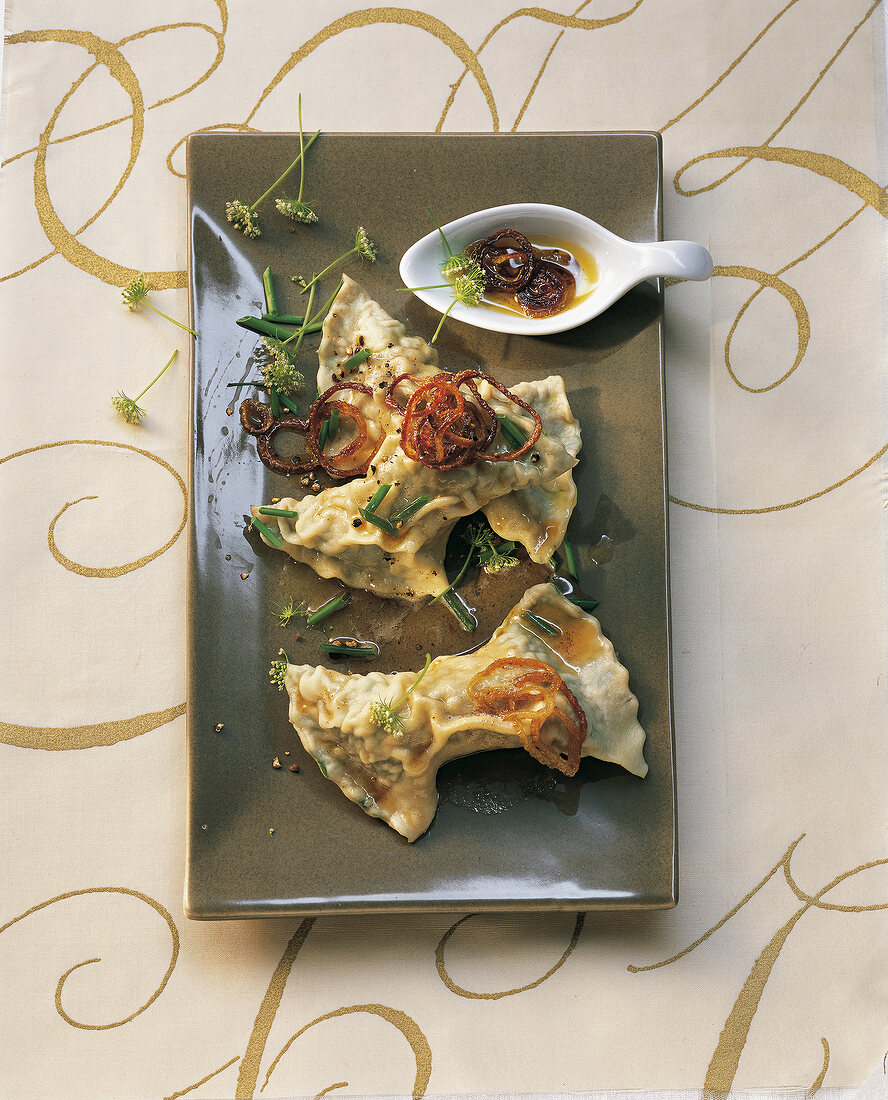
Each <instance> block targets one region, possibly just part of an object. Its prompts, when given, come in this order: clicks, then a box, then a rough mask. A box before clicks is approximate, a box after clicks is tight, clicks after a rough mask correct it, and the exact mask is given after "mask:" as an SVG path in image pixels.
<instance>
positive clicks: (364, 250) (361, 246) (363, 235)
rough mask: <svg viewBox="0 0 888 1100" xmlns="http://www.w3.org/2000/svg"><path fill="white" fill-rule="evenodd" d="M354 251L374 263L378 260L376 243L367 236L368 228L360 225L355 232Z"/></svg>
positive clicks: (363, 258)
mask: <svg viewBox="0 0 888 1100" xmlns="http://www.w3.org/2000/svg"><path fill="white" fill-rule="evenodd" d="M354 251H355V252H357V254H358V255H359V256H360V257H361V259H362V260H369V261H370V263H371V264H372V263H373V262H374V261H375V260H376V245H375V244H374V243H373V241H371V240H370V238H369V237H368V236H367V230H366V229H365V228H364V227H363V225H359V226H358V228H357V232H356V233H355V247H354Z"/></svg>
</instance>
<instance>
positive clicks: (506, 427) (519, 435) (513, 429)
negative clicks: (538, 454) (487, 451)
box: [496, 413, 527, 451]
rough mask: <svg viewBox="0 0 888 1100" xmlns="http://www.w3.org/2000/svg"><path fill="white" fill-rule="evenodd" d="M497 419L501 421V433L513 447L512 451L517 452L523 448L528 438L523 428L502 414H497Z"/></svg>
mask: <svg viewBox="0 0 888 1100" xmlns="http://www.w3.org/2000/svg"><path fill="white" fill-rule="evenodd" d="M496 418H497V420H498V421H499V426H500V431H501V432H502V433H503V435H504V436H505V437H506V442H507V443H508V444H509V445H510V446H511V447H512V450H515V451H517V450H518V448H519V447H523V446H524V444H525V443H526V442H527V436H526V435H525V433H524V432H523V431H522V430H521V428H519V427H518V425H517V424H515V423H514V421H512V420H510V419H509V418H508V417H507V416H503V414H502V413H497V414H496Z"/></svg>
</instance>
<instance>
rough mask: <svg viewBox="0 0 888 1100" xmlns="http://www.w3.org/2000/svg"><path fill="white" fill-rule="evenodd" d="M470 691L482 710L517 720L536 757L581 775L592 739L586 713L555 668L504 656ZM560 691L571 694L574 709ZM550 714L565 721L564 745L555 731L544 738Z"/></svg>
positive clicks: (480, 675) (518, 731)
mask: <svg viewBox="0 0 888 1100" xmlns="http://www.w3.org/2000/svg"><path fill="white" fill-rule="evenodd" d="M467 692H468V696H469V699H471V701H472V702H473V703H474V704H475V706H476V707H477V708H478V709H479V710H481V711H483V712H484V713H485V714H494V715H497V716H498V717H500V718H502V719H504V720H505V721H506V722H508V723H509V725H511V726H514V728H515V733H516V734H517V736H518V738H519V739H520V741H521V743H522V745H523V746H524V748H525V749H526V750H527V752H529V753H530V755H531V756H532V757H533V758H534V759H535V760H538V761H539V762H540V763H541V764H545V766H546V767H548V768H554V769H555V770H556V771H559V772H562V773H563V774H564V775H576V773H577V769H578V768H579V766H580V753H581V751H582V747H583V742H584V741H585V739H586V715H585V713H584V711H583V708H582V707H581V706H580V704H579V702H578V701H577V698H576V696H575V695H574V694H573V692H572V691H571V690H570V688H568V686H567V685H566V684H565V682H564V680H562V678H561V677H560V676H559V675H558V673H557V672H556V671H555V669H554V668H552V667H551V666H550V665H547V664H545V663H544V662H543V661H535V660H532V659H530V658H527V657H501V658H499V659H498V660H496V661H494V662H493V663H492V664H490V665H488V666H487V668H485V669H484V670H483V671H482V672H479V673H478V675H477V676H475V677H473V679H472V680H470V681H469V686H468V688H467ZM559 695H562V696H563V697H564V698H566V699H567V702H568V706H569V708H570V711H572V712H573V713H570V711H568V710H565V709H563V708H562V707H559V706H556V700H557V698H558V696H559ZM550 718H553V719H556V720H558V721H560V723H561V726H562V727H563V730H564V733H565V734H566V745H565V747H564V748H561V747H560V746H559V744H558V743H557V742H556V741H555V740H554V737H553V736H552V735H551V734H550V737H549V740H544V739H543V727H544V725H545V724H546V722H547V721H548V720H549V719H550Z"/></svg>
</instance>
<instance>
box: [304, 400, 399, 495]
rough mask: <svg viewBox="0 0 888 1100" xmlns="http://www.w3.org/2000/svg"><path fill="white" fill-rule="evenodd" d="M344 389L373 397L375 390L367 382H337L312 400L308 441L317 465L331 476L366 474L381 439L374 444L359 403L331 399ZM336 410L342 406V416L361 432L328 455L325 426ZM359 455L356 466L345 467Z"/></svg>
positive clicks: (357, 431)
mask: <svg viewBox="0 0 888 1100" xmlns="http://www.w3.org/2000/svg"><path fill="white" fill-rule="evenodd" d="M340 390H353V391H354V392H355V393H363V394H366V395H367V396H369V397H372V396H373V390H372V389H371V388H370V387H369V386H368V385H366V384H365V383H364V382H337V383H336V384H335V385H333V386H330V388H329V389H327V390H324V392H323V393H322V394H321V395H320V397H318V398H317V400H316V401H314V402H312V406H311V408H310V409H309V412H308V427H307V430H306V442H307V444H308V448H309V450H310V451H311V453H312V457H313V459H314V464H315V465H316V466H321V467H322V468H323V469H324V470H326V471H327V473H328V474H330V476H331V477H335V478H345V477H355V476H360V477H363V476H364V475H365V474H366V473H367V470H368V469H369V467H370V462H371V460H372V459H373V456H374V455H375V454H376V452H377V451H378V450H379V447H380V443H381V441H378V442H377V443H376V444H375V445H374V444H373V443H372V442H371V440H370V439H369V438H368V432H367V420H366V418H365V417H364V414H363V413H362V412H361V410H360V409H359V408H358V407H357V405H354V404H352V403H351V402H350V401H331V400H330V398H331V397H332V396H333V394H334V393H338V392H339V391H340ZM332 409H338V410H339V415H340V417H346V418H347V419H349V420H351V421H352V423H353V424H354V426H355V431H356V433H357V434H356V435H355V438H354V439H353V440H352V441H351V442H350V443H346V445H345V446H344V447H342V448H341V449H340V450H338V451H337V452H336V453H335V454H332V455H326V454H324V452H323V451H322V450H321V446H320V436H321V428H322V427H323V424H324V421H325V420H326V419H327V417H328V416H329V415H330V411H331V410H332ZM355 456H359V457H358V459H357V461H355V462H354V463H353V464H352V465H348V466H343V463H344V462H346V461H347V460H348V459H354V458H355Z"/></svg>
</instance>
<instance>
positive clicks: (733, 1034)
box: [627, 833, 888, 1100]
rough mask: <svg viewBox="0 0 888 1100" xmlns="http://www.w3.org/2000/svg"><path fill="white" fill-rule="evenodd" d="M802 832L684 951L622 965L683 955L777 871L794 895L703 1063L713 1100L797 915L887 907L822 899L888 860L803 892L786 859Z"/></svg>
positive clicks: (724, 1084)
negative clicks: (706, 1064)
mask: <svg viewBox="0 0 888 1100" xmlns="http://www.w3.org/2000/svg"><path fill="white" fill-rule="evenodd" d="M804 836H805V834H804V833H803V834H802V835H801V836H799V837H797V838H796V839H795V840H794V841H793V842H792V843H791V844H790V845H789V847H788V848H787V849H786V851H785V852H784V853H783V855H782V856H781V857H780V859H779V860H778V861H777V862H776V863H775V864H774V866H773V867H772V868H771V870H770V871H768V873H767V874H766V875H765V876H764V878H762V879H761V880H760V881H759V882H757V883H756V885H755V886H753V888H752V889H751V890H750V891H749V892H748V893H747V894H745V895H744V896H743V897H742V898H741V899H740V901H739V902H738V903H737V904H736V905H735V906H734V907H733V908H732V909H730V910H729V911H728V912H727V913H726V914H725V916H723V917H722V918H721V919H720V920H719V921H717V922H716V923H715V924H714V925H713V926H712V927H711V928H709V929H708V930H707V931H706V932H704V933H703V935H702V936H699V937H698V938H697V939H696V940H694V942H693V943H691V944H689V945H688V946H687V947H686V948H684V950H682V951H679V952H678V953H677V954H675V955H672V956H671V957H670V958H668V959H663V960H662V961H661V962H658V963H649V964H648V965H646V966H633V965H630V966H629V967H627V969H628V970H629V971H630V972H631V973H633V974H640V973H642V972H643V971H646V970H657V969H659V968H660V967H663V966H669V965H670V964H672V963H676V962H678V961H679V960H680V959H683V958H685V956H687V955H689V954H690V953H691V952H692V951H694V950H695V949H696V948H697V947H699V946H700V945H701V944H702V943H705V942H706V940H708V939H709V938H710V936H712V935H714V934H715V933H716V932H717V931H719V929H721V928H723V927H724V926H725V925H726V924H727V923H728V921H730V920H731V918H732V917H734V916H736V914H737V913H739V912H740V910H741V909H742V908H743V907H744V906H745V905H746V904H747V903H748V902H749V901H751V900H752V898H754V897H755V895H756V894H757V893H758V892H759V891H760V890H761V889H763V887H765V886H766V885H767V884H768V883H769V882H770V881H771V879H772V878H773V877H774V876H775V875H776V874H777V872H778V871H781V870H782V871H783V876H784V879H785V881H786V884H787V885H788V886H789V888H790V890H791V891H792V893H793V894H795V896H796V898H798V900H799V901H801V902H802V903H803V904H802V906H801V907H800V908H799V909H797V910H796V911H795V912H794V913H793V914H792V916H791V917H790V918H789V920H788V921H786V922H785V923H784V924H783V925H782V926H781V927H780V928H778V929H777V931H776V932H775V933H774V934H773V936H772V937H771V939H770V941H769V942H768V944H767V945H766V946H765V948H764V950H763V951H762V952H761V954H760V955H759V957H758V958H757V959H756V961H755V963H754V965H753V967H752V970H751V971H750V973H749V975H748V977H747V979H746V981H745V982H744V983H743V988H742V989H741V991H740V994H739V996H738V997H737V1000H736V1001H735V1002H734V1006H733V1008H732V1009H731V1011H730V1013H729V1015H728V1018H727V1020H726V1021H725V1024H724V1027H723V1028H722V1030H721V1034H720V1035H719V1040H718V1045H717V1046H716V1048H715V1051H714V1053H713V1055H712V1058H711V1059H710V1062H709V1068H708V1069H707V1071H706V1080H705V1083H704V1091H705V1093H706V1095H707V1097H708V1098H711V1100H717V1098H718V1097H719V1096H724V1095H725V1094H726V1093H727V1092H729V1091H730V1089H731V1088H732V1086H733V1083H734V1077H735V1075H736V1073H737V1067H738V1065H739V1064H740V1057H741V1055H742V1053H743V1049H744V1047H745V1046H746V1040H747V1038H748V1036H749V1029H750V1027H751V1025H752V1020H753V1017H754V1016H755V1014H756V1012H757V1011H758V1007H759V1003H760V1002H761V999H762V996H763V995H764V992H765V987H766V985H767V984H768V979H769V978H770V976H771V972H772V970H773V969H774V965H775V963H776V962H777V959H778V958H779V956H780V952H781V951H782V949H783V947H784V945H785V943H786V941H787V939H788V938H789V935H790V933H791V932H792V930H793V929H794V928H795V926H796V925H797V924H798V922H799V921H800V920H801V918H802V917H803V916H804V915H805V914H806V913H807V912H808V911H809V910H810V909H820V910H831V911H833V912H840V913H872V912H876V911H878V910H883V909H888V901H881V902H873V903H871V904H869V905H840V904H838V903H833V902H828V901H823V900H822V899H823V898H824V896H825V895H826V894H828V893H829V892H830V891H831V890H834V889H835V888H836V887H837V886H839V885H841V883H843V882H845V881H847V880H848V879H850V878H853V877H854V876H855V875H859V874H861V873H862V872H863V871H870V870H873V869H874V868H876V867H885V866H888V859H874V860H870V861H869V862H867V863H861V864H860V865H859V866H857V867H852V868H851V869H850V870H848V871H843V872H842V873H841V874H838V875H836V876H835V877H834V878H833V879H831V880H830V881H829V882H828V883H827V884H826V885H825V886H822V887H821V888H820V889H819V890H818V891H817V893H816V894H809V893H807V892H806V891H804V890H802V888H801V887H800V886H799V885H798V883H797V882H796V881H795V879H794V878H793V875H792V871H791V869H790V863H791V862H792V856H793V853H794V852H795V850H796V848H797V847H798V846H799V844H800V843H801V842H802V840H803V839H804ZM821 1042H822V1043H823V1046H824V1052H825V1062H827V1063H828V1059H829V1045H828V1043H827V1041H826V1040H825V1039H821ZM825 1076H826V1064H825V1065H824V1067H823V1070H822V1071H821V1073H820V1074H819V1075H818V1077H817V1080H816V1082H815V1084H816V1086H817V1088H819V1087H820V1085H821V1084H822V1083H823V1079H824V1077H825Z"/></svg>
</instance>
